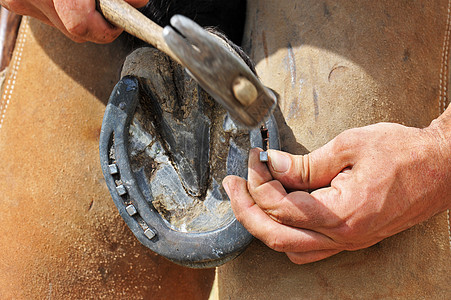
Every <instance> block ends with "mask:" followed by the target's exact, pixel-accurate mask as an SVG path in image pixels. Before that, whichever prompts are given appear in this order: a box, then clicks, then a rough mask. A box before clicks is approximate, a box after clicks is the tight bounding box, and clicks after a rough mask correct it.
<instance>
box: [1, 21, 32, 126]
mask: <svg viewBox="0 0 451 300" xmlns="http://www.w3.org/2000/svg"><path fill="white" fill-rule="evenodd" d="M22 20H23V22H24V23H25V24H24V26H23V27H22V28H21V30H20V32H19V36H18V39H17V40H18V41H17V51H14V56H13V59H12V61H13V64H12V66H11V71H10V74H9V76H8V78H7V79H6V82H5V84H6V85H5V89H4V92H3V95H2V101H1V105H0V112H1V117H0V129H1V128H2V126H3V122H4V120H5V116H6V111H7V109H8V106H9V103H10V101H11V97H12V94H13V91H14V87H15V84H16V78H17V73H18V71H19V67H20V63H21V60H22V53H23V48H24V46H25V41H26V39H27V28H28V18H27V17H23V18H22Z"/></svg>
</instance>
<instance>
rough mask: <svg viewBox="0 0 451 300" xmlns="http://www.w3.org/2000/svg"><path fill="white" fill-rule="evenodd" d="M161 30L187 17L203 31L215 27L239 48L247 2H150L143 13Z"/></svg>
mask: <svg viewBox="0 0 451 300" xmlns="http://www.w3.org/2000/svg"><path fill="white" fill-rule="evenodd" d="M142 12H143V13H144V14H145V15H146V16H147V17H148V18H150V19H151V20H153V21H154V22H156V23H157V24H159V25H161V26H166V25H168V24H169V20H170V18H171V17H172V16H173V15H175V14H181V15H184V16H186V17H188V18H190V19H192V20H194V21H195V22H196V23H198V24H199V25H201V26H202V27H214V28H215V29H216V30H218V31H220V32H223V33H224V34H225V35H226V36H227V37H228V38H229V39H230V40H232V41H233V42H234V43H235V44H237V45H240V44H241V39H242V36H243V29H244V21H245V15H246V0H151V1H149V3H148V4H147V5H146V6H145V7H144V9H143V11H142Z"/></svg>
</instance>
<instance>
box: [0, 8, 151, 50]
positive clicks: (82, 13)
mask: <svg viewBox="0 0 451 300" xmlns="http://www.w3.org/2000/svg"><path fill="white" fill-rule="evenodd" d="M126 1H127V2H128V3H129V4H131V5H132V6H134V7H143V6H145V5H146V4H147V2H149V1H148V0H126ZM0 4H1V5H2V6H4V7H5V8H7V9H8V10H10V11H12V12H15V13H16V14H19V15H27V16H31V17H34V18H36V19H39V20H41V21H42V22H44V23H46V24H48V25H51V26H54V27H56V28H58V29H59V30H61V32H63V33H64V34H65V35H66V36H68V37H69V38H71V39H72V40H74V41H76V42H80V43H81V42H86V41H90V42H95V43H100V44H103V43H109V42H112V41H113V40H115V39H116V38H117V37H118V36H119V35H120V34H121V32H122V30H121V29H119V28H117V27H114V26H113V25H111V24H110V23H108V22H107V21H106V20H105V19H104V18H103V16H102V15H101V14H100V13H99V12H98V11H97V10H96V2H95V0H0Z"/></svg>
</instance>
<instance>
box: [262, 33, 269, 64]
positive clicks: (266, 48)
mask: <svg viewBox="0 0 451 300" xmlns="http://www.w3.org/2000/svg"><path fill="white" fill-rule="evenodd" d="M262 44H263V51H264V52H265V61H266V63H268V56H269V52H268V42H267V41H266V33H265V31H264V30H263V31H262Z"/></svg>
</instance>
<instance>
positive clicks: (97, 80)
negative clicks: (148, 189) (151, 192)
mask: <svg viewBox="0 0 451 300" xmlns="http://www.w3.org/2000/svg"><path fill="white" fill-rule="evenodd" d="M129 51H130V48H129V46H128V44H127V43H126V39H124V38H120V39H119V40H117V41H115V42H114V43H113V44H110V45H95V44H91V43H85V44H76V43H74V42H72V41H70V40H68V39H67V38H65V37H64V36H63V35H62V34H61V33H59V32H58V31H57V30H56V29H53V28H51V27H49V26H47V25H43V24H42V23H40V22H38V21H36V20H34V19H30V18H24V20H23V22H22V25H21V28H20V33H19V36H18V39H17V44H16V49H15V52H14V55H13V59H12V61H11V64H10V67H9V72H8V74H7V76H6V79H5V82H4V86H3V91H2V98H1V100H0V101H1V102H0V105H1V112H0V126H1V127H0V161H1V162H2V163H1V168H0V178H1V181H0V182H1V184H0V195H1V196H0V204H1V205H0V299H92V298H96V299H105V298H106V299H199V298H201V299H206V298H208V296H209V294H210V290H211V286H212V283H213V279H214V270H192V269H187V268H183V267H180V266H177V265H175V264H173V263H171V262H169V261H167V260H166V259H164V258H162V257H160V256H158V255H156V254H154V253H153V252H151V251H149V250H148V249H147V248H146V247H144V246H142V245H141V244H140V243H139V242H138V240H137V239H136V238H135V237H134V236H133V234H132V233H131V232H130V231H129V229H128V228H127V227H126V225H125V223H124V221H123V220H122V219H121V217H120V216H119V213H118V212H117V210H116V207H115V206H114V204H113V201H112V199H111V196H110V194H109V192H108V190H107V187H106V184H105V181H104V179H103V175H102V172H101V169H100V163H99V152H98V147H99V134H100V128H101V123H102V118H103V113H104V110H105V105H106V102H107V101H108V98H109V95H110V93H111V91H112V90H113V87H114V85H115V83H116V82H117V81H118V80H119V72H120V66H121V63H122V61H123V60H124V59H125V56H126V55H127V54H128V52H129Z"/></svg>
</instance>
